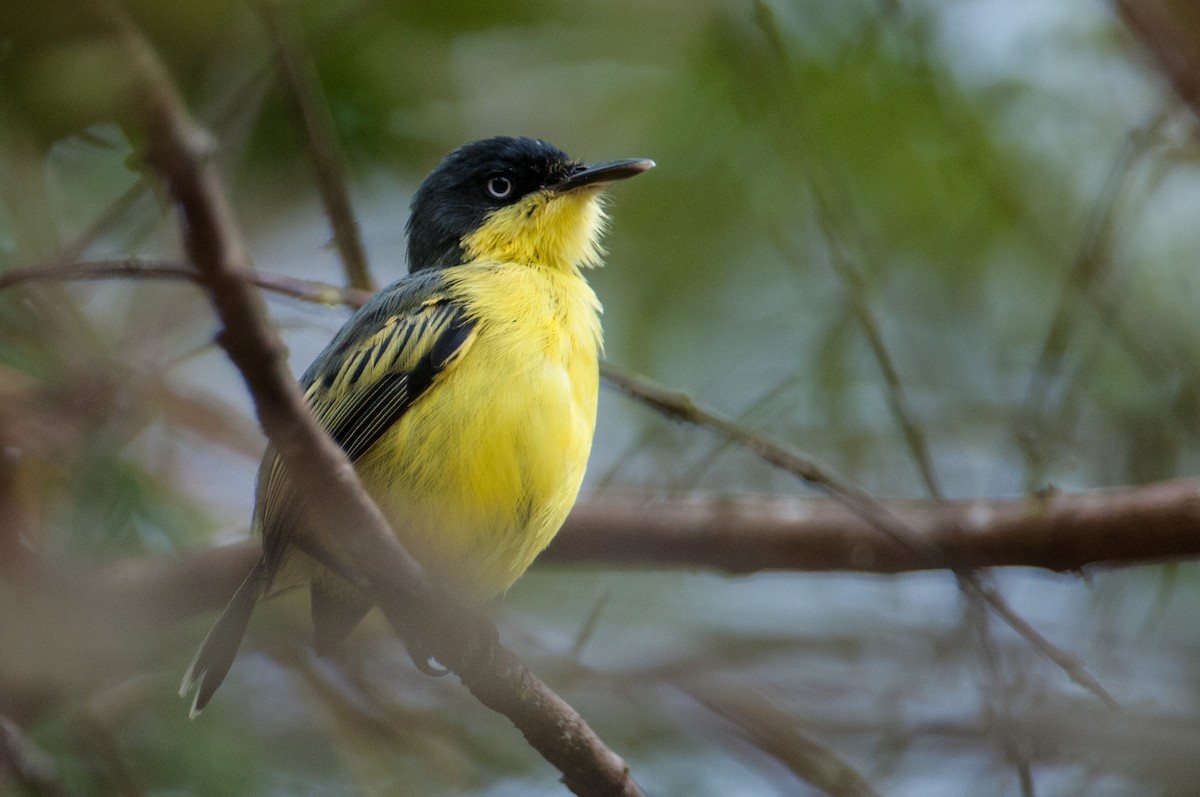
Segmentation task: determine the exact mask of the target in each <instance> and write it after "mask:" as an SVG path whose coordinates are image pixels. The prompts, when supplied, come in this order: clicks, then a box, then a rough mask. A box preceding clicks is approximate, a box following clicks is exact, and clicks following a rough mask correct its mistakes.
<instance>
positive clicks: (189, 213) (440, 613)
mask: <svg viewBox="0 0 1200 797" xmlns="http://www.w3.org/2000/svg"><path fill="white" fill-rule="evenodd" d="M92 7H93V8H94V9H95V10H96V11H97V13H98V16H99V17H100V18H101V20H102V21H103V22H104V23H105V25H106V27H107V28H108V29H109V30H110V31H111V33H112V34H113V36H114V37H115V39H116V40H117V43H118V44H119V46H120V47H121V48H122V50H123V51H124V55H125V58H126V61H127V62H128V63H129V64H130V67H131V70H132V74H133V76H134V85H133V86H132V87H131V93H130V97H131V98H132V97H136V98H137V101H136V104H135V110H136V111H137V112H138V120H139V122H140V124H141V126H142V129H143V132H144V134H145V136H146V140H147V142H148V149H147V152H146V157H147V161H148V162H149V163H150V164H151V165H152V166H153V167H154V169H155V170H156V171H157V172H158V173H159V175H160V176H161V177H162V179H163V180H164V182H165V183H166V184H167V186H168V188H169V190H170V193H171V195H172V197H173V198H174V200H175V202H176V203H177V205H178V207H179V210H180V212H181V214H182V215H183V217H184V219H185V220H186V223H185V225H184V243H185V247H186V250H187V253H188V257H189V259H190V260H191V262H192V263H193V264H194V265H195V266H196V268H197V270H199V271H200V272H201V273H202V274H203V281H204V284H205V286H206V288H207V289H208V291H209V293H210V296H211V299H212V303H213V307H214V309H215V311H216V313H217V315H218V317H219V318H220V320H221V323H222V324H223V326H224V329H223V331H222V333H221V335H220V337H219V342H220V344H221V346H222V347H223V348H224V349H225V351H226V352H227V354H228V355H229V357H230V359H231V360H232V361H233V363H234V364H235V365H236V366H237V368H238V370H239V371H240V372H241V374H242V377H243V379H244V380H245V382H246V385H247V387H248V388H249V391H250V393H251V396H252V398H253V400H254V404H255V408H256V410H257V413H258V416H259V420H260V422H261V423H262V425H263V428H264V431H266V433H267V436H268V437H269V438H270V439H271V441H272V443H273V445H274V446H275V448H276V450H277V451H278V452H279V455H280V457H281V458H282V460H283V462H284V463H285V465H286V466H287V468H288V472H289V475H290V476H291V478H292V479H293V480H294V481H295V483H296V485H297V488H298V489H299V490H300V491H301V492H302V493H307V494H310V495H320V496H322V499H323V500H321V501H315V502H312V507H311V509H312V517H311V520H312V522H311V523H309V524H305V528H306V533H305V535H303V536H301V537H300V538H299V539H297V540H296V544H297V545H299V546H300V547H301V549H302V550H304V551H306V552H308V553H310V554H312V555H315V556H317V557H318V558H319V559H320V560H321V561H322V562H324V563H325V564H327V565H329V566H331V567H333V568H335V570H336V571H337V572H338V573H339V574H340V575H342V576H344V577H347V578H349V579H350V582H351V583H352V584H353V585H354V586H356V587H358V588H360V589H362V590H363V591H364V592H365V593H366V594H367V595H369V596H370V597H371V598H372V600H374V601H375V602H376V603H377V604H378V605H379V606H380V608H381V609H383V611H384V614H385V616H387V618H388V620H389V621H390V622H391V624H392V625H393V627H394V628H395V629H396V631H397V632H398V633H400V634H401V635H402V636H403V637H404V638H405V639H409V640H419V641H420V644H421V646H422V647H423V648H424V649H426V650H428V651H429V652H430V653H432V654H433V655H434V656H436V657H437V659H438V660H439V661H440V662H441V663H442V664H443V665H445V666H447V667H448V668H450V669H451V670H453V671H454V672H455V673H457V674H458V676H459V678H460V679H461V680H462V682H463V684H464V685H465V686H466V687H467V688H468V689H469V690H470V691H471V692H472V694H474V695H475V697H476V698H477V699H479V700H480V701H481V702H482V703H484V704H485V705H487V706H489V707H490V708H493V709H494V710H496V711H499V712H500V713H503V714H505V715H506V716H507V717H509V719H511V720H512V721H513V723H514V724H515V725H517V727H518V728H519V729H520V730H521V732H522V733H523V734H524V736H525V738H526V739H527V740H528V742H529V743H530V744H531V745H532V746H533V747H534V748H535V749H537V750H538V752H540V753H541V754H542V755H543V756H544V757H545V758H546V759H547V760H548V761H550V762H551V763H553V764H554V765H555V766H557V767H558V768H559V770H560V771H561V772H562V773H563V782H564V783H565V784H566V785H567V787H568V788H570V789H571V790H572V791H574V792H575V793H576V794H580V795H585V794H586V795H605V796H606V797H607V795H640V794H641V792H640V790H639V789H638V787H637V785H636V784H635V783H634V782H633V780H632V778H631V777H630V774H629V770H628V767H626V765H625V763H624V761H622V760H621V759H620V758H619V757H618V756H617V755H616V754H615V753H613V752H612V751H611V750H609V749H608V748H607V747H606V746H605V745H604V744H603V742H602V741H601V740H600V739H599V737H597V736H596V734H595V732H594V731H592V729H591V728H590V727H588V725H587V723H586V722H584V720H583V719H582V717H580V716H579V714H578V713H577V712H575V711H574V709H572V708H571V707H570V706H569V705H567V704H566V702H565V701H563V700H562V699H561V698H560V697H558V696H557V695H555V694H554V693H553V692H552V691H550V689H549V688H548V687H546V685H545V684H543V683H542V682H541V681H539V680H538V679H537V678H536V677H535V676H534V675H533V674H532V673H531V672H530V671H529V670H528V668H527V667H525V665H524V664H522V663H521V662H520V661H519V660H518V659H517V658H516V656H514V655H513V654H512V653H511V652H510V651H508V650H507V649H505V648H504V647H503V646H501V645H499V644H498V643H496V642H495V641H494V639H495V628H494V627H492V626H491V624H490V623H488V622H487V621H486V620H485V619H484V618H482V617H481V616H480V615H479V614H478V613H477V612H474V611H471V610H468V609H467V608H465V607H463V606H462V605H460V604H459V603H458V602H457V601H456V600H454V599H453V598H452V597H451V596H450V595H449V594H448V593H446V591H445V590H444V589H441V588H439V587H438V586H437V585H435V584H433V583H432V582H430V581H429V580H428V579H427V577H426V576H425V574H424V573H423V571H422V570H421V568H420V567H419V565H417V564H416V562H415V561H414V560H413V559H412V558H411V557H410V556H409V555H408V554H407V552H406V551H405V550H404V548H403V547H402V546H401V544H400V542H399V540H398V539H397V537H396V536H395V535H394V534H393V533H392V531H391V529H390V528H389V526H388V523H387V521H386V520H385V519H384V517H383V515H382V514H381V513H380V511H379V509H378V507H376V506H375V504H374V503H373V502H372V501H371V500H370V498H369V497H368V496H367V494H366V492H365V491H364V490H363V488H362V485H361V483H360V482H359V481H358V478H357V476H356V475H355V472H354V469H353V467H352V466H351V465H350V463H349V461H348V460H347V459H346V456H345V454H344V452H342V451H341V449H340V448H338V446H337V445H336V444H335V443H334V442H333V441H332V440H331V439H330V438H329V436H328V435H327V434H326V433H325V432H324V431H323V430H322V429H321V428H320V427H319V426H318V425H317V424H316V422H315V421H314V420H313V418H312V415H311V413H310V412H309V410H308V407H307V405H306V403H305V401H304V397H303V395H302V394H301V392H300V389H299V386H298V384H297V383H296V380H295V378H294V377H293V376H292V374H291V373H290V372H289V371H288V368H287V363H286V357H285V356H284V348H283V345H282V343H281V342H280V340H279V338H278V335H277V334H276V332H275V330H274V328H273V327H272V326H271V325H270V324H269V323H268V321H267V319H266V315H265V312H264V311H263V308H262V307H261V305H260V302H259V299H258V296H257V294H256V293H255V291H254V290H253V286H252V284H251V282H250V280H249V279H248V278H247V277H248V274H249V273H250V267H249V260H248V256H247V253H246V249H245V247H244V245H243V243H242V241H241V238H240V235H239V233H238V231H237V227H236V225H235V223H234V217H233V213H232V210H231V208H230V206H229V202H228V200H227V199H226V197H225V193H224V190H223V187H222V186H221V184H220V181H219V180H218V178H217V176H216V173H215V171H214V170H213V168H212V167H211V164H209V163H207V162H206V155H207V153H208V150H209V148H210V145H209V143H208V140H207V136H205V135H204V134H203V133H202V132H201V131H200V130H199V129H198V128H197V127H196V126H195V123H194V122H193V121H192V120H191V118H190V116H189V114H188V112H187V110H186V108H185V107H184V105H183V102H182V100H181V99H180V97H179V95H178V93H177V91H176V89H175V87H174V85H173V84H172V82H171V80H170V78H169V77H168V76H167V74H166V71H165V68H164V67H163V65H162V63H161V62H160V61H159V60H158V57H157V56H156V54H155V53H154V52H153V50H152V49H151V48H150V45H149V44H148V43H147V42H146V41H145V39H144V38H143V37H142V36H141V34H140V32H138V31H137V30H136V29H135V28H134V27H133V24H132V22H131V21H130V20H129V19H128V18H127V17H126V16H125V15H124V14H123V13H122V12H121V11H120V10H119V9H117V8H116V7H115V6H113V5H111V4H109V3H106V2H104V0H94V2H93V4H92Z"/></svg>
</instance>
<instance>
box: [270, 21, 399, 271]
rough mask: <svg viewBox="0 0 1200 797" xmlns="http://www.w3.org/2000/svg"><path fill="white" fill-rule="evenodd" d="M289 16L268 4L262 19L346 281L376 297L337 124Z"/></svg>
mask: <svg viewBox="0 0 1200 797" xmlns="http://www.w3.org/2000/svg"><path fill="white" fill-rule="evenodd" d="M290 10H291V9H290V7H289V6H285V5H284V4H283V3H279V2H268V3H266V4H264V6H263V16H264V19H265V20H266V24H267V29H268V30H269V31H270V33H271V39H272V41H273V43H274V45H275V54H276V58H277V60H278V62H279V75H280V77H281V78H282V80H283V87H284V88H285V89H286V90H287V94H288V97H289V98H290V99H291V101H292V105H293V107H294V108H295V111H296V116H297V117H298V118H299V121H300V125H301V127H302V128H303V130H304V137H305V139H306V140H307V142H308V153H309V157H310V159H311V160H312V165H313V172H314V174H315V175H316V178H317V189H318V192H319V193H320V195H321V203H322V204H323V205H324V206H325V215H326V216H328V217H329V223H330V226H332V227H333V241H334V244H335V245H336V246H337V249H338V253H339V254H340V255H341V259H342V265H343V267H344V268H345V270H346V279H347V281H348V282H349V284H350V287H352V288H358V289H359V290H365V291H373V290H374V289H375V283H374V281H373V280H372V279H371V270H370V267H369V266H368V264H367V251H366V248H365V247H364V246H363V242H362V236H361V235H359V229H358V221H357V220H356V219H355V218H354V211H353V209H352V208H351V206H350V194H349V193H348V191H347V190H346V181H345V180H344V179H343V174H344V172H345V168H346V167H345V159H344V158H343V156H342V153H341V150H340V149H339V148H338V145H337V136H336V135H335V133H334V130H333V119H332V118H330V115H329V107H328V106H327V105H326V103H325V99H324V95H323V94H322V92H321V87H320V81H319V80H318V78H317V75H316V71H315V70H314V69H313V67H312V64H311V63H310V62H309V60H308V59H307V58H305V57H304V56H303V55H302V54H301V52H300V47H299V45H298V42H299V34H298V33H297V32H296V31H295V30H294V26H293V25H291V24H290V22H291V20H290V19H288V18H287V17H286V16H285V15H286V14H288V13H289V12H290Z"/></svg>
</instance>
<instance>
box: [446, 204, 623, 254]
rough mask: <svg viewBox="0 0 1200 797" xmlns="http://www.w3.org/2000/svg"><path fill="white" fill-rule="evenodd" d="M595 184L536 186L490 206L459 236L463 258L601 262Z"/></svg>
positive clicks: (600, 209)
mask: <svg viewBox="0 0 1200 797" xmlns="http://www.w3.org/2000/svg"><path fill="white" fill-rule="evenodd" d="M600 202H601V199H600V196H599V189H598V188H593V187H591V186H588V187H586V188H581V189H576V190H574V191H569V192H566V193H555V192H544V191H538V192H535V193H532V194H530V195H529V196H526V197H525V198H524V199H522V200H521V201H519V202H517V203H515V204H512V205H507V206H505V207H502V208H499V209H498V210H495V211H493V212H492V213H491V214H489V215H488V216H487V218H486V219H485V220H484V222H483V224H482V225H480V227H479V228H478V229H477V230H475V231H474V232H472V233H471V234H469V235H467V236H466V237H465V238H463V242H462V243H463V251H464V253H465V254H466V259H467V261H468V262H493V263H521V264H528V265H542V266H549V267H550V268H553V269H556V270H559V271H577V270H578V269H580V268H592V267H595V266H599V265H601V263H602V261H601V258H602V257H603V255H604V250H603V248H602V247H601V246H600V236H601V235H602V234H603V232H604V227H605V224H606V222H607V220H608V217H607V216H605V214H604V209H603V207H602V206H601V204H600Z"/></svg>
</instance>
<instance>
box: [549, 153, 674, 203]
mask: <svg viewBox="0 0 1200 797" xmlns="http://www.w3.org/2000/svg"><path fill="white" fill-rule="evenodd" d="M653 168H654V161H652V160H650V159H649V158H628V159H626V160H622V161H608V162H607V163H593V164H591V165H589V166H576V167H575V168H573V169H572V170H571V173H570V174H569V175H568V176H567V179H565V180H563V181H561V182H558V183H555V184H554V185H552V186H550V190H551V191H553V192H555V193H560V194H561V193H566V192H567V191H574V190H575V189H577V188H583V187H584V186H589V185H591V186H604V185H607V184H608V183H614V182H616V181H617V180H624V179H625V178H627V177H633V176H634V175H636V174H641V173H642V172H644V171H646V170H648V169H653Z"/></svg>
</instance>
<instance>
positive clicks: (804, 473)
mask: <svg viewBox="0 0 1200 797" xmlns="http://www.w3.org/2000/svg"><path fill="white" fill-rule="evenodd" d="M600 368H601V374H602V375H603V376H604V378H605V379H606V380H607V381H608V383H609V384H611V385H614V386H615V387H617V388H618V389H620V390H622V391H623V392H625V393H626V394H628V395H630V396H632V397H634V398H636V399H638V400H639V401H642V402H643V403H645V404H648V405H649V406H651V407H653V408H654V409H656V410H658V411H659V412H661V413H662V414H664V415H665V416H667V417H668V418H674V419H675V420H678V421H682V422H684V423H689V424H692V425H693V426H699V427H701V428H704V429H709V430H711V431H713V432H716V433H717V434H719V435H721V436H722V437H724V438H726V439H727V440H730V441H732V442H734V443H737V444H738V445H740V446H742V447H744V448H746V449H748V450H749V451H751V452H752V453H754V454H755V455H756V456H758V457H759V458H760V459H762V460H763V461H765V462H767V463H769V464H771V465H773V466H774V467H777V468H779V469H781V470H783V471H786V472H788V473H791V474H792V475H793V476H796V477H797V478H799V479H800V480H802V481H804V482H806V483H808V484H811V485H813V486H815V487H818V488H819V489H821V490H823V491H825V492H826V493H828V494H829V495H830V496H832V497H833V498H835V499H837V500H838V501H840V502H841V503H842V504H843V505H845V507H846V508H847V509H849V510H850V511H851V512H853V513H854V514H856V515H858V516H859V517H860V518H862V519H863V520H864V521H865V522H866V523H867V524H869V525H870V526H871V527H872V528H873V529H875V530H876V531H878V532H879V533H881V534H882V535H883V536H885V537H886V538H887V539H889V540H890V541H891V542H893V543H895V544H896V545H898V546H900V547H902V548H905V549H907V550H909V551H910V552H911V553H912V555H914V556H916V557H918V558H920V559H922V560H924V561H926V562H928V563H929V565H930V566H931V567H935V568H944V569H946V570H949V571H951V572H952V573H953V574H954V577H955V579H956V580H957V581H958V585H959V588H960V589H961V590H962V591H963V592H964V593H965V594H966V595H968V596H969V597H971V598H972V599H976V600H981V601H983V602H984V603H986V604H987V605H988V607H989V608H990V609H991V610H992V611H993V612H994V613H995V614H996V616H997V617H999V618H1000V619H1002V620H1003V621H1004V622H1005V623H1006V624H1007V625H1008V626H1009V627H1010V628H1011V629H1012V630H1014V631H1016V632H1017V634H1018V635H1019V636H1021V637H1022V638H1023V639H1025V641H1026V642H1028V643H1029V644H1030V645H1031V646H1032V647H1033V648H1034V649H1035V650H1037V651H1038V652H1039V653H1041V654H1042V655H1043V656H1045V657H1046V658H1047V659H1049V660H1050V661H1052V662H1054V664H1056V665H1057V666H1058V667H1059V668H1060V669H1062V671H1063V672H1065V673H1066V674H1067V676H1068V677H1069V678H1070V679H1071V680H1072V681H1074V682H1075V683H1077V684H1079V685H1080V686H1082V687H1083V688H1085V689H1087V690H1088V691H1090V692H1092V693H1093V694H1094V695H1096V696H1097V697H1098V698H1100V700H1102V701H1103V702H1104V703H1105V704H1106V705H1108V706H1110V707H1113V708H1115V707H1116V701H1115V700H1113V698H1112V696H1111V695H1109V694H1108V692H1107V691H1106V690H1105V689H1104V687H1103V686H1101V684H1100V683H1099V682H1098V681H1097V680H1096V679H1095V678H1094V677H1093V676H1092V675H1091V673H1089V672H1088V671H1087V668H1085V667H1084V666H1083V663H1082V662H1081V661H1079V659H1077V658H1076V657H1075V656H1073V655H1071V654H1069V653H1067V652H1066V651H1064V650H1061V649H1060V648H1058V647H1057V646H1056V645H1054V643H1052V642H1051V641H1050V640H1048V639H1046V638H1045V637H1044V636H1042V635H1041V634H1040V633H1039V632H1038V631H1037V629H1035V628H1033V626H1031V625H1029V623H1028V622H1026V621H1025V619H1024V618H1022V617H1021V616H1020V615H1018V614H1017V613H1016V611H1014V610H1013V608H1012V607H1011V606H1009V605H1008V602H1007V601H1006V600H1005V599H1004V596H1002V595H1001V594H1000V593H999V592H997V591H996V590H995V589H994V588H993V587H992V586H991V585H989V584H987V583H986V582H985V581H983V580H982V579H981V578H979V577H978V576H977V575H976V574H975V573H974V572H973V571H972V570H971V569H970V568H968V567H966V566H965V565H964V564H962V563H961V562H959V561H958V560H957V559H956V558H955V557H954V555H953V554H952V553H951V552H950V551H948V550H946V548H945V547H944V546H943V545H942V544H941V543H940V542H939V541H938V540H936V539H933V538H929V537H922V536H921V535H919V534H918V533H917V532H916V530H915V529H913V528H912V527H911V526H909V525H908V524H907V523H905V521H904V520H903V519H902V518H900V517H898V516H897V515H895V514H894V513H892V512H891V511H889V510H888V508H887V507H885V506H884V505H883V504H881V503H879V502H878V501H877V500H875V499H874V498H873V497H872V496H871V495H870V494H869V493H867V492H866V491H865V490H863V489H862V488H860V487H858V486H857V485H855V484H853V483H851V482H850V481H848V480H846V479H843V478H842V477H841V476H838V475H836V474H835V473H833V471H831V470H829V469H828V468H826V467H824V466H822V465H821V464H819V463H818V462H816V461H815V460H813V459H812V458H810V457H808V456H807V455H805V454H804V453H802V452H800V451H798V450H795V449H793V448H790V447H788V446H785V445H781V444H779V443H776V442H775V441H773V440H770V439H768V438H767V437H764V436H763V435H760V434H758V433H757V432H755V431H753V430H752V429H749V428H747V427H745V426H742V425H741V424H739V423H737V422H736V421H732V420H730V419H729V418H725V417H722V416H721V415H719V414H717V413H715V412H713V411H711V410H708V409H706V408H704V407H701V406H699V405H698V404H696V403H695V402H694V401H692V400H691V398H689V397H688V396H687V395H685V394H683V393H678V392H675V391H672V390H669V389H666V388H664V387H662V386H661V385H657V384H655V383H654V382H652V381H650V380H648V379H646V378H644V377H640V376H636V375H634V374H631V373H627V372H624V371H622V370H620V369H619V368H617V367H616V366H614V365H612V364H611V363H607V362H606V363H602V364H601V366H600Z"/></svg>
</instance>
